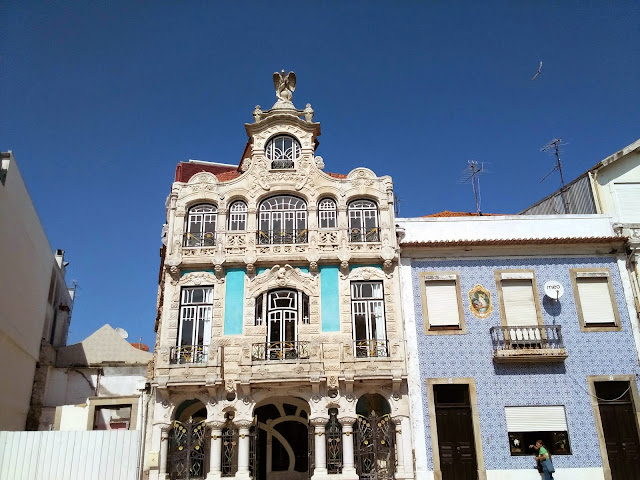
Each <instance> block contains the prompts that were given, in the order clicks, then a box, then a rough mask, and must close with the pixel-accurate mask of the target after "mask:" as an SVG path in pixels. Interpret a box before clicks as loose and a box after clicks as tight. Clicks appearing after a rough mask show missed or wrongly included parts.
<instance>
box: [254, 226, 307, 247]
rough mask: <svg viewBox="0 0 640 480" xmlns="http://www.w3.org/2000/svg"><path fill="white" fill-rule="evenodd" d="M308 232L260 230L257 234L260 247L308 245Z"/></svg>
mask: <svg viewBox="0 0 640 480" xmlns="http://www.w3.org/2000/svg"><path fill="white" fill-rule="evenodd" d="M307 237H308V231H307V229H306V228H305V229H304V230H300V231H299V230H260V231H258V232H257V242H258V245H283V244H296V243H307V241H308V238H307Z"/></svg>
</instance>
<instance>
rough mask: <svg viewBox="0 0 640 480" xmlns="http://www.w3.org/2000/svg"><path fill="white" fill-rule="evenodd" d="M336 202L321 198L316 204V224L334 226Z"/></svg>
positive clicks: (326, 226) (322, 226)
mask: <svg viewBox="0 0 640 480" xmlns="http://www.w3.org/2000/svg"><path fill="white" fill-rule="evenodd" d="M336 218H337V213H336V202H335V201H334V200H333V199H331V198H323V199H322V200H320V203H319V204H318V225H319V226H320V228H336Z"/></svg>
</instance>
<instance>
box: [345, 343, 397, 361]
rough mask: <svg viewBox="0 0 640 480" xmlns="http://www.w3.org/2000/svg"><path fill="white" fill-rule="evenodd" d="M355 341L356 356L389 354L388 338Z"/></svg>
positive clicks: (368, 356) (367, 356)
mask: <svg viewBox="0 0 640 480" xmlns="http://www.w3.org/2000/svg"><path fill="white" fill-rule="evenodd" d="M353 343H354V345H353V351H354V353H355V357H356V358H370V357H388V356H389V342H387V341H386V340H376V339H373V340H356V341H355V342H353Z"/></svg>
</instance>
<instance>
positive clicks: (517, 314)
mask: <svg viewBox="0 0 640 480" xmlns="http://www.w3.org/2000/svg"><path fill="white" fill-rule="evenodd" d="M502 299H503V301H504V312H505V315H506V317H507V325H517V326H529V325H531V326H535V325H538V314H537V310H536V303H535V300H534V297H533V283H532V282H531V280H502Z"/></svg>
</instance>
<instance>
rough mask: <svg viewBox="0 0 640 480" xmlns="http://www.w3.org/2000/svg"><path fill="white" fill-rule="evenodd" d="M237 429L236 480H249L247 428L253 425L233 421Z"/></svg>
mask: <svg viewBox="0 0 640 480" xmlns="http://www.w3.org/2000/svg"><path fill="white" fill-rule="evenodd" d="M234 424H235V425H236V427H238V472H237V473H236V477H235V478H236V479H249V478H251V477H250V476H249V441H250V438H249V428H250V427H251V425H252V424H253V422H252V421H251V420H236V421H234Z"/></svg>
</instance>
